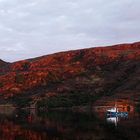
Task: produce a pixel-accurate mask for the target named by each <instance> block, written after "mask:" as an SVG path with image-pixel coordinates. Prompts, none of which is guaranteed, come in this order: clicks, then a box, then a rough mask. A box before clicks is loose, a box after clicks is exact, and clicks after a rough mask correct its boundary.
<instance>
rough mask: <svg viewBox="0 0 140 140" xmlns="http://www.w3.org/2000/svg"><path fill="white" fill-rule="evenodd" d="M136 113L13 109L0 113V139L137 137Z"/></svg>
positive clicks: (123, 139)
mask: <svg viewBox="0 0 140 140" xmlns="http://www.w3.org/2000/svg"><path fill="white" fill-rule="evenodd" d="M139 139H140V115H139V113H138V112H135V111H134V112H131V113H129V115H128V116H127V117H118V118H109V117H107V116H106V113H105V112H97V111H96V112H93V111H91V112H90V111H89V112H81V113H77V112H72V111H49V112H46V111H39V110H36V109H30V110H21V109H20V110H14V111H13V112H10V113H7V111H6V113H4V112H3V113H2V114H1V115H0V140H139Z"/></svg>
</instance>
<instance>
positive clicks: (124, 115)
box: [107, 105, 128, 117]
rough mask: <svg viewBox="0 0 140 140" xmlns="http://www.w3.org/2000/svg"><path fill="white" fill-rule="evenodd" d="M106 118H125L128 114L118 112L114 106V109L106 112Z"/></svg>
mask: <svg viewBox="0 0 140 140" xmlns="http://www.w3.org/2000/svg"><path fill="white" fill-rule="evenodd" d="M107 116H111V117H116V116H117V117H127V116H128V112H119V111H118V108H117V106H116V105H115V107H114V108H111V109H108V110H107Z"/></svg>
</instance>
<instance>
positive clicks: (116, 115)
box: [107, 112, 128, 117]
mask: <svg viewBox="0 0 140 140" xmlns="http://www.w3.org/2000/svg"><path fill="white" fill-rule="evenodd" d="M107 116H111V117H127V116H128V112H107Z"/></svg>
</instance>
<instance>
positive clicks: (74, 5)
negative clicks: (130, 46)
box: [0, 0, 140, 61]
mask: <svg viewBox="0 0 140 140" xmlns="http://www.w3.org/2000/svg"><path fill="white" fill-rule="evenodd" d="M135 41H140V0H0V58H1V59H4V60H6V61H17V60H21V59H25V58H30V57H36V56H40V55H44V54H49V53H54V52H58V51H64V50H71V49H78V48H86V47H87V48H89V47H94V46H103V45H111V44H116V43H124V42H135Z"/></svg>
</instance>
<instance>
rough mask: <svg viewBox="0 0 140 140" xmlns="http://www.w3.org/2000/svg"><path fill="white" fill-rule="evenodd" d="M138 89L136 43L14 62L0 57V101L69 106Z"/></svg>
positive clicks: (139, 70) (139, 52)
mask: <svg viewBox="0 0 140 140" xmlns="http://www.w3.org/2000/svg"><path fill="white" fill-rule="evenodd" d="M139 91H140V43H139V42H137V43H133V44H120V45H114V46H108V47H98V48H89V49H82V50H75V51H67V52H60V53H56V54H51V55H46V56H42V57H38V58H34V59H29V60H23V61H18V62H15V63H6V62H4V61H2V60H0V99H1V102H3V101H5V100H6V101H12V102H15V103H17V104H21V105H24V104H26V102H28V103H33V102H38V104H39V105H40V106H49V107H71V106H79V105H86V104H89V103H93V102H95V101H97V100H99V99H101V98H102V97H110V98H111V97H112V96H114V95H117V94H119V93H122V94H124V93H127V94H128V95H129V94H130V93H132V92H133V93H134V92H135V93H136V95H137V96H138V95H139V94H138V93H139ZM119 95H120V94H119ZM125 95H126V94H125ZM125 95H124V96H125ZM136 98H137V97H136ZM26 105H27V104H26Z"/></svg>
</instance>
